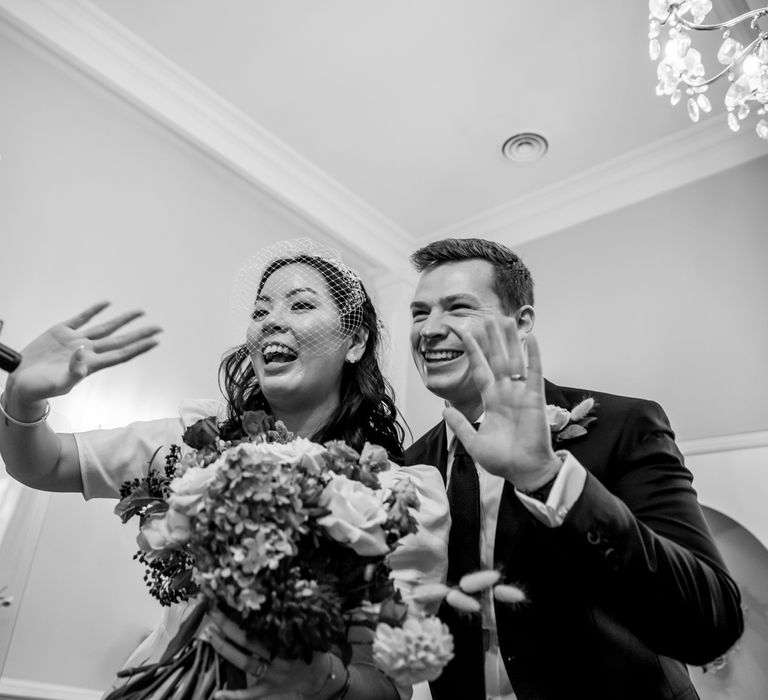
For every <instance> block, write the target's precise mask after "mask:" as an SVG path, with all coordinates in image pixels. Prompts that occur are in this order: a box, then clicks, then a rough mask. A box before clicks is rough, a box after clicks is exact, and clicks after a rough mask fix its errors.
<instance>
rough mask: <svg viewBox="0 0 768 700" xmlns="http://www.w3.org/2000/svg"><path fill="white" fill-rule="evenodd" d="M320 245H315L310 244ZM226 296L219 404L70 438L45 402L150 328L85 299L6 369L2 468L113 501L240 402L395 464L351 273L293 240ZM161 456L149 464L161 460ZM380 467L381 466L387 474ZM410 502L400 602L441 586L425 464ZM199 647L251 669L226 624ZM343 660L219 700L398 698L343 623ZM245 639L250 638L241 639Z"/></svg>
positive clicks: (439, 501) (443, 513)
mask: <svg viewBox="0 0 768 700" xmlns="http://www.w3.org/2000/svg"><path fill="white" fill-rule="evenodd" d="M323 253H325V251H323ZM235 291H236V296H237V297H238V298H239V299H240V300H242V303H243V306H246V307H248V308H249V313H250V316H251V318H250V322H249V324H248V328H247V332H246V340H245V343H243V344H242V345H240V346H239V347H237V348H235V349H234V350H232V351H230V352H228V353H227V354H226V355H225V356H224V359H223V361H222V363H221V376H220V384H221V387H222V392H223V394H224V397H225V401H223V402H220V401H199V400H198V401H186V402H183V403H182V404H181V407H180V415H179V416H177V417H175V418H166V419H159V420H154V421H144V422H137V423H133V424H131V425H129V426H126V427H123V428H117V429H114V430H94V431H88V432H83V433H76V434H59V433H55V432H53V431H52V430H51V429H50V428H49V427H48V425H47V424H46V418H47V416H48V412H49V410H50V405H49V403H48V399H50V398H52V397H55V396H60V395H63V394H66V393H67V392H69V391H70V390H71V389H72V388H73V387H74V386H75V385H76V384H77V383H78V382H80V381H81V380H83V379H84V378H86V377H87V376H88V375H90V374H93V373H94V372H96V371H99V370H101V369H105V368H108V367H111V366H114V365H117V364H121V363H123V362H126V361H128V360H130V359H132V358H134V357H136V356H138V355H140V354H142V353H144V352H147V351H148V350H150V349H151V348H153V347H154V346H155V345H156V344H157V342H156V340H155V336H156V334H157V333H158V332H159V330H160V329H159V328H157V327H153V326H147V327H143V328H140V329H137V330H133V331H129V332H121V333H119V332H120V331H121V329H123V328H124V327H125V326H126V325H127V324H128V323H130V322H131V321H133V320H135V319H136V318H138V317H139V316H140V315H141V313H140V312H129V313H126V314H122V315H120V316H116V317H114V318H112V319H111V320H108V321H105V322H102V323H100V324H95V325H94V324H93V323H91V322H92V321H93V319H94V318H95V317H96V316H97V314H99V313H100V312H101V311H103V310H104V309H105V308H106V306H107V304H106V303H100V304H95V305H93V306H91V307H89V308H88V309H86V310H85V311H83V312H81V313H79V314H78V315H76V316H74V317H73V318H71V319H69V320H68V321H65V322H63V323H60V324H57V325H55V326H53V327H52V328H50V329H49V330H47V331H46V332H45V333H43V334H42V335H40V336H39V337H38V338H36V339H35V340H33V341H32V342H31V343H30V344H29V345H28V346H27V347H26V348H24V350H23V351H22V358H23V359H22V362H21V364H20V365H19V367H18V368H17V369H16V371H14V372H13V373H12V374H11V375H9V377H8V381H7V383H6V387H5V391H4V393H3V395H2V396H0V412H2V414H3V416H2V419H0V453H1V454H2V457H3V459H4V461H5V464H6V468H7V471H8V473H9V474H10V475H11V476H13V477H14V478H16V479H18V480H19V481H21V482H22V483H24V484H26V485H27V486H30V487H32V488H36V489H42V490H48V491H75V492H81V493H83V495H84V496H85V498H119V489H120V486H121V484H123V483H124V482H125V481H127V480H130V479H134V478H137V477H141V476H144V474H143V473H142V470H143V469H146V465H147V464H148V463H149V462H150V461H151V457H152V455H153V454H154V453H155V451H156V450H157V447H158V446H159V445H163V446H164V449H165V450H166V451H167V450H168V448H169V446H170V445H171V444H172V443H174V442H176V443H178V441H179V437H180V436H181V434H182V433H183V431H184V429H185V427H187V426H189V425H191V424H193V423H195V422H196V421H197V420H199V419H201V418H205V417H208V416H211V415H217V416H218V419H219V422H220V424H221V426H222V428H223V429H226V427H227V426H228V425H231V424H233V423H235V422H237V421H239V418H240V416H241V415H242V414H243V412H244V411H246V410H258V409H263V410H266V411H268V412H269V413H271V415H272V416H273V417H274V418H275V419H277V420H281V421H282V422H283V423H284V424H285V426H286V427H287V429H288V430H289V431H291V432H293V433H294V434H295V435H296V436H303V437H307V438H309V439H311V440H313V441H316V442H320V443H323V442H326V441H328V440H343V441H345V442H346V443H347V444H349V445H351V446H352V447H353V448H355V449H356V450H358V451H359V450H360V449H362V447H363V444H364V443H365V442H366V441H368V442H371V443H374V444H378V445H381V446H382V447H384V448H385V449H386V450H387V452H388V453H389V455H390V459H391V460H392V461H394V462H400V461H401V460H402V456H403V451H402V438H403V430H402V427H401V426H400V425H399V423H398V421H397V415H396V409H395V405H394V399H393V396H392V391H391V387H390V386H389V384H388V383H387V381H386V380H385V379H384V377H383V376H382V373H381V369H380V367H379V362H378V357H377V354H378V352H379V348H380V330H379V325H378V319H377V314H376V310H375V308H374V306H373V304H372V303H371V300H370V298H369V297H368V294H367V292H366V291H365V289H364V287H363V285H362V282H361V281H360V279H359V277H358V276H357V275H356V274H355V273H354V272H352V271H351V270H350V269H349V268H347V267H346V266H345V265H344V264H343V263H342V262H341V261H340V260H338V258H337V257H336V256H334V255H328V254H320V253H319V252H318V246H317V245H316V244H314V243H312V242H311V241H307V240H306V239H302V240H299V241H295V242H286V243H283V244H278V250H274V249H273V248H270V249H268V250H267V251H265V252H264V253H263V254H262V255H260V256H258V258H257V259H252V260H251V261H249V262H248V263H247V264H246V265H245V266H244V267H243V268H242V270H241V272H240V274H239V275H238V277H237V280H236V283H235ZM164 456H165V455H164V453H163V452H162V451H161V453H160V454H158V455H157V457H156V460H157V461H158V462H159V463H162V459H163V457H164ZM390 471H391V470H390ZM408 475H409V477H411V479H412V481H414V483H415V484H416V486H417V489H418V491H419V497H420V500H421V503H422V506H421V509H420V510H419V511H418V513H417V514H416V516H417V520H418V521H419V531H418V532H417V533H416V534H413V535H409V536H408V537H407V538H406V539H405V540H404V541H403V546H401V547H399V548H398V549H397V550H396V551H395V552H394V553H393V555H392V559H391V561H390V564H391V566H392V568H393V571H394V577H395V580H396V582H397V584H398V586H399V587H400V589H401V591H402V592H403V594H404V595H405V597H406V599H407V598H408V593H409V591H410V590H412V588H413V587H414V586H415V585H417V584H419V583H424V582H430V581H441V580H442V579H443V577H444V573H445V565H446V556H447V551H446V542H447V530H448V527H449V516H448V505H447V500H446V496H445V489H444V486H443V483H442V478H441V476H440V474H439V473H438V471H437V470H436V469H435V468H434V467H429V466H423V467H415V468H414V467H409V468H408ZM188 607H189V606H187V607H186V608H185V607H184V606H183V605H182V606H181V607H174V608H171V610H170V611H169V612H168V614H167V615H166V621H165V626H164V627H161V628H159V629H158V630H156V632H155V633H153V635H151V636H150V638H149V639H148V640H146V641H145V642H144V643H143V644H142V646H141V647H140V648H139V649H137V650H136V652H134V654H133V655H132V656H131V658H130V659H129V660H128V663H127V664H126V665H127V666H135V665H139V664H145V663H148V662H152V661H156V660H157V659H158V658H159V655H160V654H161V653H162V651H163V650H164V648H165V646H166V644H167V642H168V640H169V639H170V638H171V637H172V636H173V634H174V633H175V631H176V629H177V628H178V625H179V624H180V622H181V621H182V620H183V618H184V614H185V613H186V612H187V611H188V610H187V608H188ZM218 622H219V628H218V631H219V632H220V634H214V635H213V638H212V639H211V643H212V644H213V645H214V647H215V648H216V649H217V651H218V652H219V653H220V654H221V655H222V656H224V657H225V658H227V659H228V660H229V661H231V662H232V663H233V664H235V665H236V666H238V667H239V668H241V669H242V670H244V671H246V672H247V671H249V669H253V668H256V667H257V664H255V663H254V662H253V660H252V658H250V657H249V655H248V654H247V653H245V654H244V653H243V651H242V647H243V646H245V647H246V650H248V649H249V648H251V649H252V651H253V653H254V657H253V658H259V659H260V656H259V655H258V650H259V647H258V645H256V644H255V643H251V642H249V641H248V640H247V639H246V638H245V636H244V634H243V633H242V631H241V630H239V629H237V628H236V626H234V625H233V624H232V623H231V622H229V621H227V620H221V619H219V620H218ZM353 630H354V639H353V638H352V636H353V633H352V631H351V633H350V641H351V642H352V646H353V650H354V653H353V657H352V661H351V663H350V664H349V666H345V665H344V663H343V661H342V659H341V658H339V657H338V656H335V655H333V654H330V653H315V655H314V657H313V658H312V660H311V662H310V663H308V664H307V663H304V662H303V661H297V660H286V659H280V658H276V659H274V660H273V661H272V662H271V664H270V666H269V667H268V668H267V671H266V673H264V675H263V676H261V678H260V680H259V682H258V684H257V685H254V686H252V687H250V688H247V689H246V690H243V691H223V692H222V693H221V694H220V695H217V697H221V698H224V699H226V698H232V699H234V698H251V697H253V698H255V697H260V698H270V697H273V698H277V697H286V696H287V695H290V694H291V693H293V694H294V696H296V695H298V696H299V697H303V698H307V699H309V698H312V699H315V700H326V699H327V698H339V697H347V698H366V699H368V698H370V699H371V700H376V699H378V698H382V699H384V698H387V699H388V698H393V699H394V698H399V697H407V696H408V694H409V693H410V689H408V688H402V687H397V686H396V685H395V684H394V682H393V681H391V679H388V678H387V677H386V676H384V675H383V674H382V673H381V672H380V671H378V670H377V669H376V668H375V667H374V666H373V665H372V663H371V659H370V651H371V650H370V637H366V633H365V632H364V631H362V630H361V629H359V628H353ZM249 645H251V646H250V647H249Z"/></svg>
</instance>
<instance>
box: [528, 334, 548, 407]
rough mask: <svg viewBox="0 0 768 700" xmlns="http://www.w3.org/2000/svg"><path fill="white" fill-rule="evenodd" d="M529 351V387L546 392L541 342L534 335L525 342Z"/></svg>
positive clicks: (530, 335) (529, 336)
mask: <svg viewBox="0 0 768 700" xmlns="http://www.w3.org/2000/svg"><path fill="white" fill-rule="evenodd" d="M525 345H526V347H527V349H528V386H529V387H531V388H535V389H537V390H538V391H539V392H542V393H543V391H544V375H543V373H542V369H541V353H540V352H539V341H538V340H536V336H535V335H533V333H531V334H529V335H528V338H527V339H526V341H525Z"/></svg>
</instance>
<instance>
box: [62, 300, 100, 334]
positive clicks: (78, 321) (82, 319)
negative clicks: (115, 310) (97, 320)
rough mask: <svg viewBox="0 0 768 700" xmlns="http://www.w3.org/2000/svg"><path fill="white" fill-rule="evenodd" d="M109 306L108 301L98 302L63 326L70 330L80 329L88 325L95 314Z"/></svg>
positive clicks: (65, 322)
mask: <svg viewBox="0 0 768 700" xmlns="http://www.w3.org/2000/svg"><path fill="white" fill-rule="evenodd" d="M109 304H110V302H108V301H100V302H98V303H97V304H93V305H91V306H89V307H88V308H87V309H85V311H81V312H80V313H79V314H77V315H76V316H73V317H72V318H70V319H69V320H67V321H64V325H65V326H67V327H68V328H72V329H76V328H80V327H81V326H84V325H85V324H86V323H88V321H90V320H91V319H92V318H93V317H94V316H95V315H96V314H98V313H99V312H101V311H103V310H104V309H106V308H107V307H108V306H109Z"/></svg>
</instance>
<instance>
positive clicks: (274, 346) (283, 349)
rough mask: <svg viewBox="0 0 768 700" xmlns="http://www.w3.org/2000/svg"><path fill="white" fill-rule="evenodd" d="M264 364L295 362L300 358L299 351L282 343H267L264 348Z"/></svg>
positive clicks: (262, 350) (262, 352) (262, 351)
mask: <svg viewBox="0 0 768 700" xmlns="http://www.w3.org/2000/svg"><path fill="white" fill-rule="evenodd" d="M261 354H262V355H263V356H264V364H265V365H269V364H273V363H286V362H293V361H294V360H295V359H296V358H298V356H299V355H298V353H297V352H296V351H295V350H294V349H293V348H289V347H288V346H287V345H283V344H282V343H267V344H266V345H265V346H264V347H263V348H262V349H261Z"/></svg>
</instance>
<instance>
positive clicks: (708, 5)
mask: <svg viewBox="0 0 768 700" xmlns="http://www.w3.org/2000/svg"><path fill="white" fill-rule="evenodd" d="M648 9H649V12H650V14H649V21H650V24H649V27H648V39H649V42H650V43H649V45H648V52H649V54H650V57H651V60H652V61H658V64H657V67H656V76H657V77H658V83H657V85H656V94H657V95H659V96H668V97H669V101H670V102H671V103H672V105H676V104H678V103H679V102H680V101H681V100H682V99H683V93H685V95H686V96H687V100H686V106H687V109H688V116H689V117H690V118H691V121H694V122H697V121H699V119H700V117H701V114H702V112H703V113H706V112H709V111H711V109H712V104H711V103H710V101H709V98H708V97H707V95H706V94H705V93H706V92H707V90H708V89H709V86H710V85H712V84H713V83H715V82H716V81H718V80H720V79H721V78H724V77H726V78H727V79H728V81H729V82H730V85H729V86H728V90H727V91H726V93H725V98H724V104H725V108H726V111H727V115H726V121H727V123H728V127H729V128H730V129H731V131H734V132H736V131H739V129H740V128H741V126H742V122H743V121H744V120H745V119H747V118H748V117H749V116H750V115H755V116H756V118H757V122H756V124H755V133H756V134H757V135H758V136H759V137H760V138H761V139H765V140H768V119H766V116H768V106H767V105H768V32H763V31H761V29H760V26H759V25H758V20H759V19H760V18H761V17H765V16H766V15H768V7H761V8H759V9H757V10H752V11H750V12H745V13H744V14H742V15H739V16H738V17H734V18H733V19H730V20H727V21H725V22H719V23H717V24H704V18H705V17H706V16H707V14H709V12H710V10H711V9H712V0H682V1H679V0H678V1H672V0H649V2H648ZM743 22H749V26H750V28H751V30H752V32H753V33H754V38H753V39H752V40H751V41H750V42H749V43H747V44H746V45H744V44H742V43H741V42H740V41H738V40H737V39H736V38H734V37H732V36H731V32H730V29H731V28H732V27H735V26H736V25H740V24H742V23H743ZM721 30H722V32H723V41H722V44H721V45H720V48H719V50H718V51H717V61H718V62H719V63H720V64H721V65H722V66H724V67H723V68H722V69H721V70H720V71H719V72H718V73H716V74H715V75H712V76H711V77H707V75H706V70H705V69H704V64H703V63H702V58H701V53H700V52H699V51H698V50H697V49H696V48H694V47H693V38H694V37H695V36H696V34H695V32H702V31H704V32H711V31H721ZM665 31H666V37H664V36H663V34H664V32H665ZM662 42H664V43H663V44H662Z"/></svg>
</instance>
